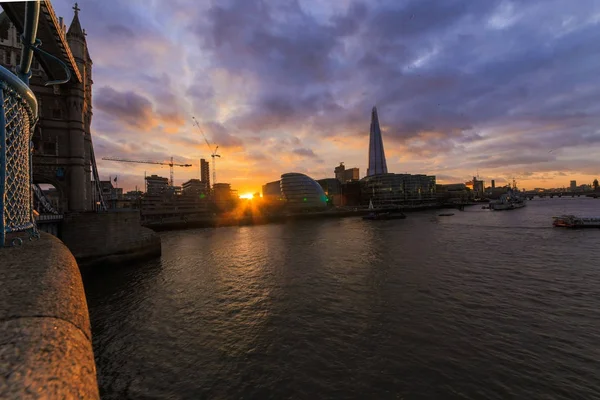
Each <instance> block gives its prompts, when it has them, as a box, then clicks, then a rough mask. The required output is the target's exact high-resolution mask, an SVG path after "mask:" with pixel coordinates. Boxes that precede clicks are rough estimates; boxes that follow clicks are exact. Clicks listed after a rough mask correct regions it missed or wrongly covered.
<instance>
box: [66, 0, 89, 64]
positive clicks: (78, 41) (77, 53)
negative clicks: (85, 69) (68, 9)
mask: <svg viewBox="0 0 600 400" xmlns="http://www.w3.org/2000/svg"><path fill="white" fill-rule="evenodd" d="M73 10H75V15H74V16H73V21H71V25H70V26H69V30H68V31H67V42H68V43H69V47H70V48H71V53H73V57H75V61H77V63H78V64H79V62H80V61H81V62H82V63H83V62H84V61H85V53H86V51H85V49H86V42H85V32H84V31H83V29H81V23H80V22H79V11H81V10H80V8H79V6H78V5H77V3H75V6H74V7H73Z"/></svg>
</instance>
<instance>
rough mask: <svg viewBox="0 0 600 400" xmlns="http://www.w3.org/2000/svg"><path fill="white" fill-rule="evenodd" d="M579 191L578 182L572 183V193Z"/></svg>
mask: <svg viewBox="0 0 600 400" xmlns="http://www.w3.org/2000/svg"><path fill="white" fill-rule="evenodd" d="M576 190H577V181H571V192H575V191H576Z"/></svg>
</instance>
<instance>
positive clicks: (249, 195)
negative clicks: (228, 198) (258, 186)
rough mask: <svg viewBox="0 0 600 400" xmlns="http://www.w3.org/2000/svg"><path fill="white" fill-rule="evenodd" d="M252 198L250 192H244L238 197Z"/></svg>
mask: <svg viewBox="0 0 600 400" xmlns="http://www.w3.org/2000/svg"><path fill="white" fill-rule="evenodd" d="M253 198H254V195H253V194H252V193H244V194H241V195H240V199H248V200H252V199H253Z"/></svg>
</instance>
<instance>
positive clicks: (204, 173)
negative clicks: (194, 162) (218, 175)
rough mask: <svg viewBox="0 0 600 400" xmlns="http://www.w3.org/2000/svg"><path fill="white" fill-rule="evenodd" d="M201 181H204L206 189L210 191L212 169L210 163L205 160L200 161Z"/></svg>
mask: <svg viewBox="0 0 600 400" xmlns="http://www.w3.org/2000/svg"><path fill="white" fill-rule="evenodd" d="M200 181H202V183H203V184H204V186H205V187H206V189H210V168H209V164H208V161H206V160H205V159H204V158H202V159H201V160H200Z"/></svg>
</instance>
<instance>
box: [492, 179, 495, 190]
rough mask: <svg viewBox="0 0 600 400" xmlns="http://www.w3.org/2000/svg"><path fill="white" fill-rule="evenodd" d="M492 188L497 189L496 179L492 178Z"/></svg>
mask: <svg viewBox="0 0 600 400" xmlns="http://www.w3.org/2000/svg"><path fill="white" fill-rule="evenodd" d="M492 189H496V181H495V180H494V179H492Z"/></svg>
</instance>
